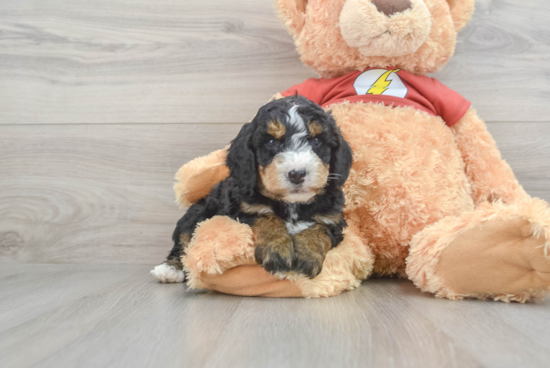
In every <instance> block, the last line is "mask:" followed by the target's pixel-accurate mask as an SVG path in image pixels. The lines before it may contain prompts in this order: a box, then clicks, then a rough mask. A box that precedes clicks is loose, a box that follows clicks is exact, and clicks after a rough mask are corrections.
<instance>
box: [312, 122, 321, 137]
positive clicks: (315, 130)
mask: <svg viewBox="0 0 550 368" xmlns="http://www.w3.org/2000/svg"><path fill="white" fill-rule="evenodd" d="M321 133H323V127H322V126H321V124H319V123H318V122H316V121H312V122H311V123H309V134H310V135H311V136H312V137H315V136H316V135H319V134H321Z"/></svg>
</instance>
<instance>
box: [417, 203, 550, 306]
mask: <svg viewBox="0 0 550 368" xmlns="http://www.w3.org/2000/svg"><path fill="white" fill-rule="evenodd" d="M549 223H550V210H549V209H548V204H547V203H546V202H544V201H542V200H540V199H530V198H528V199H524V200H521V201H518V202H517V203H515V204H513V205H505V204H504V203H502V202H497V203H494V204H492V205H491V204H489V203H484V204H482V205H480V206H479V207H478V208H477V209H476V210H475V211H471V212H465V213H464V214H462V215H461V216H457V217H448V218H446V219H444V220H443V221H440V222H439V223H437V224H435V225H433V226H431V227H428V228H426V229H424V230H423V231H422V232H420V233H419V234H417V235H416V236H415V237H414V238H413V240H412V244H411V254H410V256H409V258H408V259H407V274H408V276H409V277H410V278H411V280H413V281H414V283H415V284H416V285H417V286H418V287H419V288H420V289H422V290H423V291H427V292H430V293H434V294H436V295H437V296H438V297H444V298H449V299H463V298H467V297H472V298H478V299H487V298H491V299H495V300H502V301H517V302H525V301H529V300H532V299H534V298H539V297H543V296H545V295H546V294H547V291H548V290H550V259H549V258H548V257H549V256H550V254H549V251H550V241H549V239H550V228H549V226H548V224H549Z"/></svg>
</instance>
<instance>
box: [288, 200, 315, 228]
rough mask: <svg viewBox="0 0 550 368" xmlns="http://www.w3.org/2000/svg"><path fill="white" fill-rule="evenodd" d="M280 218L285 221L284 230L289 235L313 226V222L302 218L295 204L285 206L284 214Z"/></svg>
mask: <svg viewBox="0 0 550 368" xmlns="http://www.w3.org/2000/svg"><path fill="white" fill-rule="evenodd" d="M281 218H282V219H283V220H285V222H286V228H287V230H288V233H289V234H290V235H294V234H298V233H300V232H302V231H304V230H305V229H307V228H309V227H310V226H312V225H313V224H315V222H313V221H310V220H309V219H306V218H305V217H304V216H303V214H302V213H301V211H300V208H299V205H297V204H286V205H285V206H284V214H283V216H281Z"/></svg>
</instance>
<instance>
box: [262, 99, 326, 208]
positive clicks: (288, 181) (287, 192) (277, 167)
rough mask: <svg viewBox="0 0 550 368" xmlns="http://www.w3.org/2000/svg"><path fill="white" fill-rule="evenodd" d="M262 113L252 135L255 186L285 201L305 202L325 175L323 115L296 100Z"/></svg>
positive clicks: (324, 125) (317, 187) (321, 182)
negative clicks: (262, 115)
mask: <svg viewBox="0 0 550 368" xmlns="http://www.w3.org/2000/svg"><path fill="white" fill-rule="evenodd" d="M266 115H267V116H265V118H266V119H265V120H264V121H262V122H261V125H262V126H261V127H260V128H259V129H258V132H257V134H256V135H255V136H254V139H253V142H254V144H253V146H254V147H255V151H256V160H257V162H258V170H259V177H260V188H259V189H260V191H261V192H262V194H264V195H266V196H268V197H272V198H274V199H280V200H283V201H285V202H289V203H294V202H308V201H309V200H310V199H311V198H313V197H314V196H315V195H317V194H319V193H320V192H321V191H322V190H323V188H324V187H325V186H326V185H327V180H328V178H329V172H330V171H329V168H330V157H331V147H330V146H329V144H328V142H327V134H328V133H329V132H328V127H327V126H326V125H327V123H328V122H327V118H326V117H325V116H322V115H320V114H319V113H318V111H315V110H312V109H311V108H308V107H307V106H300V105H298V104H289V105H287V104H284V106H283V108H282V109H276V110H275V111H271V113H269V114H266Z"/></svg>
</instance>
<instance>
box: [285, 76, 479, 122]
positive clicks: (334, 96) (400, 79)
mask: <svg viewBox="0 0 550 368" xmlns="http://www.w3.org/2000/svg"><path fill="white" fill-rule="evenodd" d="M282 94H283V96H292V95H295V94H299V95H302V96H304V97H307V98H309V99H310V100H312V101H313V102H316V103H317V104H319V105H321V106H323V107H325V108H326V107H329V106H330V105H334V104H337V103H342V102H351V103H353V102H377V103H383V104H384V105H386V106H394V107H398V106H411V107H414V108H415V109H418V110H421V111H424V112H427V113H428V114H430V115H434V116H440V117H441V118H442V119H443V120H444V121H445V123H447V125H448V126H453V125H454V124H456V123H457V122H458V121H459V120H460V119H461V118H462V117H463V116H464V114H466V112H467V111H468V109H469V108H470V102H469V101H468V100H466V99H465V98H464V97H462V96H461V95H460V94H458V93H457V92H455V91H453V90H452V89H450V88H448V87H446V86H445V85H443V84H442V83H441V82H439V81H438V80H437V79H434V78H430V77H426V76H418V75H414V74H411V73H409V72H407V71H405V70H401V69H395V68H392V69H379V68H370V69H367V70H365V71H362V72H360V71H357V72H353V73H350V74H346V75H344V76H342V77H338V78H330V79H315V78H310V79H308V80H307V81H305V82H304V83H302V84H298V85H296V86H294V87H291V88H290V89H288V90H286V91H285V92H283V93H282Z"/></svg>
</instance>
